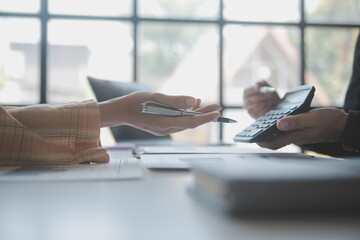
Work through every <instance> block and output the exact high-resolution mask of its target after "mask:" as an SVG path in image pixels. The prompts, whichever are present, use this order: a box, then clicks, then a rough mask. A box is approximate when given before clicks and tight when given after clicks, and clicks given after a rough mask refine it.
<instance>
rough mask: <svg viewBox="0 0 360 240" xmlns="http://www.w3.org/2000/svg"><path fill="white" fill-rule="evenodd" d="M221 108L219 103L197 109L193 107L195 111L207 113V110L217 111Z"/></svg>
mask: <svg viewBox="0 0 360 240" xmlns="http://www.w3.org/2000/svg"><path fill="white" fill-rule="evenodd" d="M220 110H221V106H220V105H219V104H210V105H206V106H203V107H200V108H197V109H194V111H196V112H202V113H208V112H217V111H220Z"/></svg>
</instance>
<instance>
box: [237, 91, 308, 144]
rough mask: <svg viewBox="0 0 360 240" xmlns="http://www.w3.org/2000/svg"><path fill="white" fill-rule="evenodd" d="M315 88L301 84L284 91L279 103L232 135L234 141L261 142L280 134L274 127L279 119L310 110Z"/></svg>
mask: <svg viewBox="0 0 360 240" xmlns="http://www.w3.org/2000/svg"><path fill="white" fill-rule="evenodd" d="M314 93H315V88H314V87H313V86H310V85H302V86H299V87H296V88H293V89H291V90H289V91H287V92H286V94H285V96H284V97H283V98H282V99H281V101H280V102H279V104H278V105H277V106H276V107H275V108H274V109H273V110H270V111H269V112H267V113H265V114H264V115H262V116H261V117H260V118H258V119H257V120H256V121H255V122H254V123H253V124H251V125H250V126H248V127H247V128H245V129H244V130H242V131H241V132H240V133H238V134H237V135H236V136H235V137H234V141H235V142H249V143H251V142H261V141H264V140H270V139H271V138H273V137H276V136H278V135H279V134H280V131H279V130H278V129H277V127H276V123H277V121H278V120H279V119H281V118H283V117H285V116H289V115H295V114H299V113H304V112H307V111H309V110H310V104H311V101H312V99H313V97H314Z"/></svg>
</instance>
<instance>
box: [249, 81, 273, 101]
mask: <svg viewBox="0 0 360 240" xmlns="http://www.w3.org/2000/svg"><path fill="white" fill-rule="evenodd" d="M263 86H270V85H269V84H268V83H267V82H265V81H259V82H256V83H255V85H253V86H251V87H248V88H246V89H245V90H244V98H247V97H250V96H252V95H254V94H258V93H259V90H260V88H261V87H263Z"/></svg>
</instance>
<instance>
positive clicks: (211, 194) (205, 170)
mask: <svg viewBox="0 0 360 240" xmlns="http://www.w3.org/2000/svg"><path fill="white" fill-rule="evenodd" d="M192 172H193V176H194V180H193V183H192V184H191V185H190V186H189V188H188V190H189V192H190V193H191V194H192V195H193V196H195V197H197V198H198V199H200V200H201V201H205V202H207V203H208V204H209V205H211V206H214V207H216V208H218V209H221V210H224V211H225V212H228V213H244V214H249V213H250V214H252V213H280V212H322V211H325V212H329V211H334V212H337V211H340V212H344V211H350V212H351V211H354V210H359V209H360V160H357V159H356V160H355V159H354V160H346V161H344V160H343V161H341V160H335V159H322V160H304V159H299V160H296V159H295V160H294V159H289V160H265V159H264V160H255V161H249V160H245V161H238V162H236V163H234V162H229V163H221V164H218V163H211V164H210V163H209V164H194V165H193V169H192Z"/></svg>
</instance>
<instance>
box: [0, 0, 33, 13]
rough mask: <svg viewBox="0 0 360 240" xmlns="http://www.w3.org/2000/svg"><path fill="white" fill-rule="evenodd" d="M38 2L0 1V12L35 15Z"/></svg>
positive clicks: (21, 0)
mask: <svg viewBox="0 0 360 240" xmlns="http://www.w3.org/2000/svg"><path fill="white" fill-rule="evenodd" d="M39 10H40V0H1V1H0V12H22V13H37V12H39Z"/></svg>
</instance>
